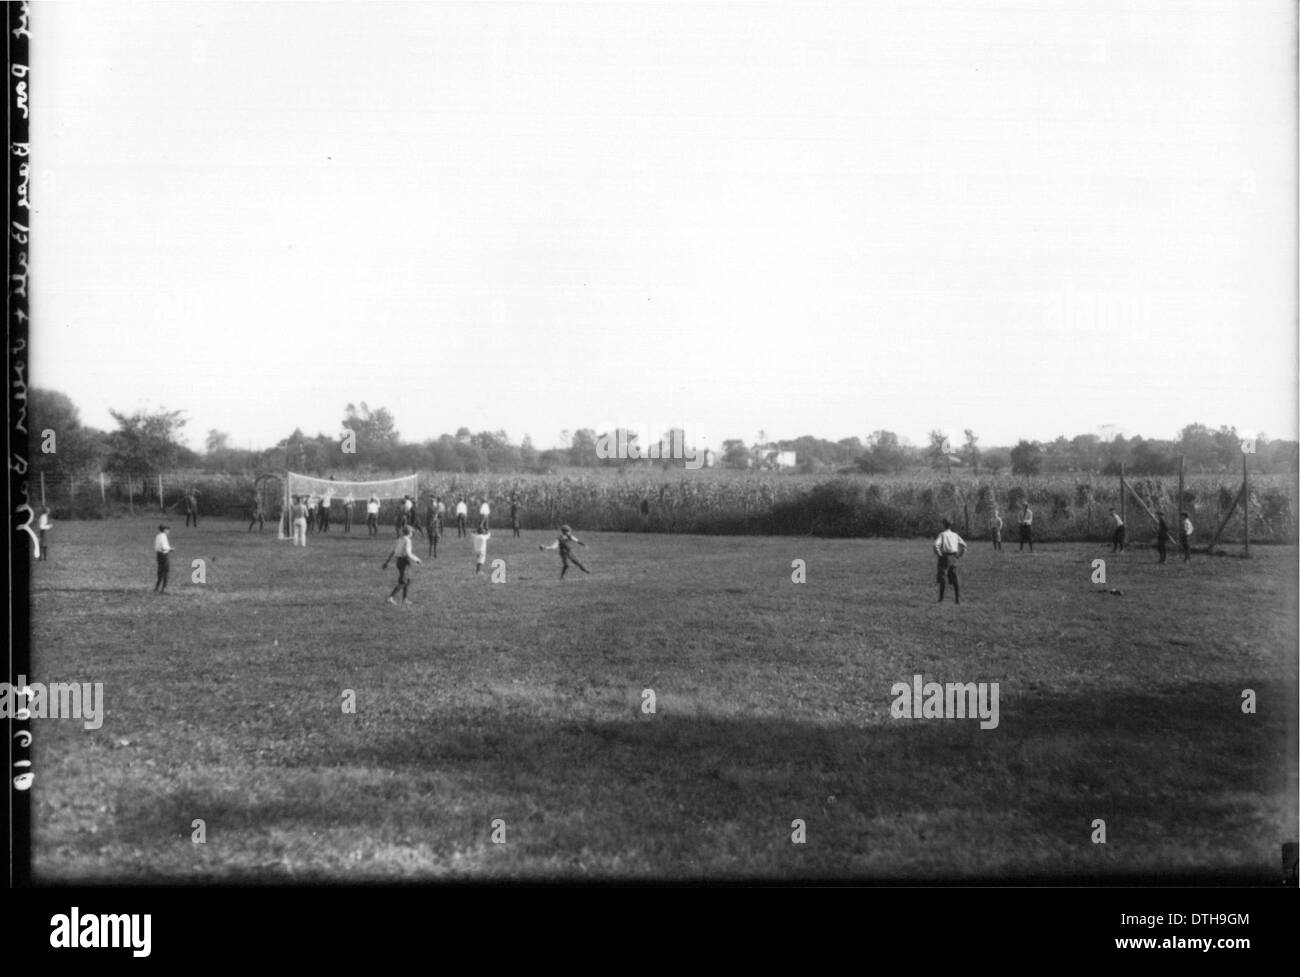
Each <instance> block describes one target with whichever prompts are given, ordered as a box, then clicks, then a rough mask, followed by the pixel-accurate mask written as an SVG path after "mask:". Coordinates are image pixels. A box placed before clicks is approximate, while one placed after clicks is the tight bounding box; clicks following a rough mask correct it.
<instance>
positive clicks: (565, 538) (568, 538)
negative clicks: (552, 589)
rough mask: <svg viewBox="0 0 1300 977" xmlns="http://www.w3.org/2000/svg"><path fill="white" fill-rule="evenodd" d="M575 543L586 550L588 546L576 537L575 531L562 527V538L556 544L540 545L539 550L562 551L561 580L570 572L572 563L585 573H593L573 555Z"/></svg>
mask: <svg viewBox="0 0 1300 977" xmlns="http://www.w3.org/2000/svg"><path fill="white" fill-rule="evenodd" d="M574 543H577V544H578V545H579V546H582V547H584V548H585V547H586V545H587V544H586V543H584V542H583V541H582V540H580V539H578V537H577V536H574V535H573V530H572V529H570V528H569V527H568V526H561V527H560V536H559V538H558V539H557V540H556V541H555V542H554V543H552V544H551V545H550V546H541V545H538V547H537V548H538V549H539V550H555V549H558V550H559V551H560V579H561V580H563V579H564V575H565V574H566V573H568V572H569V564H570V563H572V564H573V565H574V566H575V567H577V568H578V569H579V570H581V571H582V572H583V573H591V571H590V570H588V569H587V568H586V567H584V566H583V565H582V564H581V563H579V562H578V558H577V557H576V556H574V555H573V544H574Z"/></svg>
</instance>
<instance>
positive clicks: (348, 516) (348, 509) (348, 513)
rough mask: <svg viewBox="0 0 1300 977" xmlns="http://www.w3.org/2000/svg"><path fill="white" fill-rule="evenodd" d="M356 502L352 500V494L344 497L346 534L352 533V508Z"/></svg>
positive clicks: (344, 527)
mask: <svg viewBox="0 0 1300 977" xmlns="http://www.w3.org/2000/svg"><path fill="white" fill-rule="evenodd" d="M355 502H356V499H354V498H352V493H351V492H349V493H348V494H347V495H345V496H343V531H344V532H345V533H350V532H352V506H353V504H354V503H355Z"/></svg>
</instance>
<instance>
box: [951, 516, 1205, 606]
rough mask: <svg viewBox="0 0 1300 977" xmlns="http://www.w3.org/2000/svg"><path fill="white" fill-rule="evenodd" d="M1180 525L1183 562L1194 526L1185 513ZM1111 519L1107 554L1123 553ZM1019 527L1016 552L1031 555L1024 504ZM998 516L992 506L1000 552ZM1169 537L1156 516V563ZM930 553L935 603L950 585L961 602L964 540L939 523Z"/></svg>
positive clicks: (1118, 527)
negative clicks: (933, 561) (959, 564)
mask: <svg viewBox="0 0 1300 977" xmlns="http://www.w3.org/2000/svg"><path fill="white" fill-rule="evenodd" d="M1179 516H1180V520H1181V521H1180V523H1179V526H1178V529H1179V532H1178V545H1179V548H1180V549H1181V550H1182V553H1183V561H1184V562H1186V561H1188V560H1190V559H1191V558H1192V533H1193V532H1195V527H1194V526H1193V525H1192V519H1191V516H1190V515H1189V514H1188V513H1186V512H1183V513H1180V514H1179ZM1110 517H1111V520H1112V522H1111V550H1110V551H1111V552H1112V553H1123V552H1124V550H1125V548H1126V546H1127V540H1126V528H1125V526H1124V518H1123V517H1122V516H1121V515H1120V514H1119V513H1118V512H1117V511H1116V510H1115V509H1114V508H1112V509H1111V510H1110ZM1018 524H1019V526H1020V550H1021V551H1022V552H1023V551H1024V548H1025V546H1026V545H1027V546H1028V547H1029V552H1030V553H1032V552H1034V536H1033V526H1034V511H1033V509H1031V508H1030V507H1029V503H1028V502H1027V501H1026V502H1024V503H1023V504H1022V506H1021V511H1020V517H1019V519H1018ZM1002 527H1003V520H1002V515H1001V513H1000V512H999V511H998V508H997V506H994V507H993V514H992V515H991V516H989V538H990V540H991V541H992V543H993V549H995V550H997V551H999V552H1000V551H1001V550H1002ZM1171 538H1172V536H1171V534H1170V532H1169V525H1168V523H1166V522H1165V514H1164V513H1163V512H1158V513H1156V552H1157V553H1158V554H1159V562H1160V563H1164V562H1165V560H1166V559H1167V558H1168V547H1167V545H1166V544H1167V542H1168V541H1169V540H1170V539H1171ZM933 548H934V553H935V556H937V557H938V558H939V566H938V569H937V571H936V572H935V579H936V582H937V583H938V584H939V601H938V602H939V603H943V599H944V594H945V591H946V590H947V587H948V585H951V586H952V599H953V601H954V602H955V603H958V604H960V603H961V584H960V581H959V580H958V578H957V564H956V561H957V560H959V559H961V557H962V556H963V555H965V553H966V548H967V547H966V541H965V540H964V539H962V538H961V537H960V536H959V535H957V533H956V532H955V531H954V530H953V528H952V521H951V520H949V519H945V520H943V529H942V530H941V531H940V533H939V535H938V537H937V538H936V539H935V541H934V546H933Z"/></svg>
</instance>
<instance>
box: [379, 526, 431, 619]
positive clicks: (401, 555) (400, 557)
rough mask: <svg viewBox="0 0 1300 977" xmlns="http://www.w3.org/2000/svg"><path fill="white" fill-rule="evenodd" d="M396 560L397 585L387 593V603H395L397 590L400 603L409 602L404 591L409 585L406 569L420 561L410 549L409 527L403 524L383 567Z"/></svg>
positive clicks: (409, 580) (386, 567)
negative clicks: (399, 594) (400, 597)
mask: <svg viewBox="0 0 1300 977" xmlns="http://www.w3.org/2000/svg"><path fill="white" fill-rule="evenodd" d="M393 560H397V586H396V587H394V588H393V591H392V593H390V594H389V595H388V603H390V604H396V603H397V592H398V591H399V590H400V591H401V592H402V603H403V604H409V603H411V602H410V601H409V600H407V597H406V591H407V589H408V588H409V587H410V586H411V578H410V577H408V576H407V575H406V571H407V569H408V568H409V567H410V566H411V564H412V563H420V562H422V561H421V560H420V558H419V557H418V556H416V555H415V553H414V552H413V551H412V550H411V527H410V526H403V527H402V529H401V532H400V534H399V535H398V537H397V543H396V544H395V545H394V546H393V552H392V553H390V554H388V559H387V560H385V561H384V569H385V570H387V569H388V564H389V563H390V562H391V561H393Z"/></svg>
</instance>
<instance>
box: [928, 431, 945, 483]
mask: <svg viewBox="0 0 1300 977" xmlns="http://www.w3.org/2000/svg"><path fill="white" fill-rule="evenodd" d="M925 457H926V460H927V461H929V463H930V467H931V468H946V469H947V470H948V474H950V475H951V474H952V462H951V461H950V460H949V458H948V435H946V434H944V433H943V432H942V431H940V430H938V429H935V430H933V431H931V432H930V446H929V447H928V448H926V449H925Z"/></svg>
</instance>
